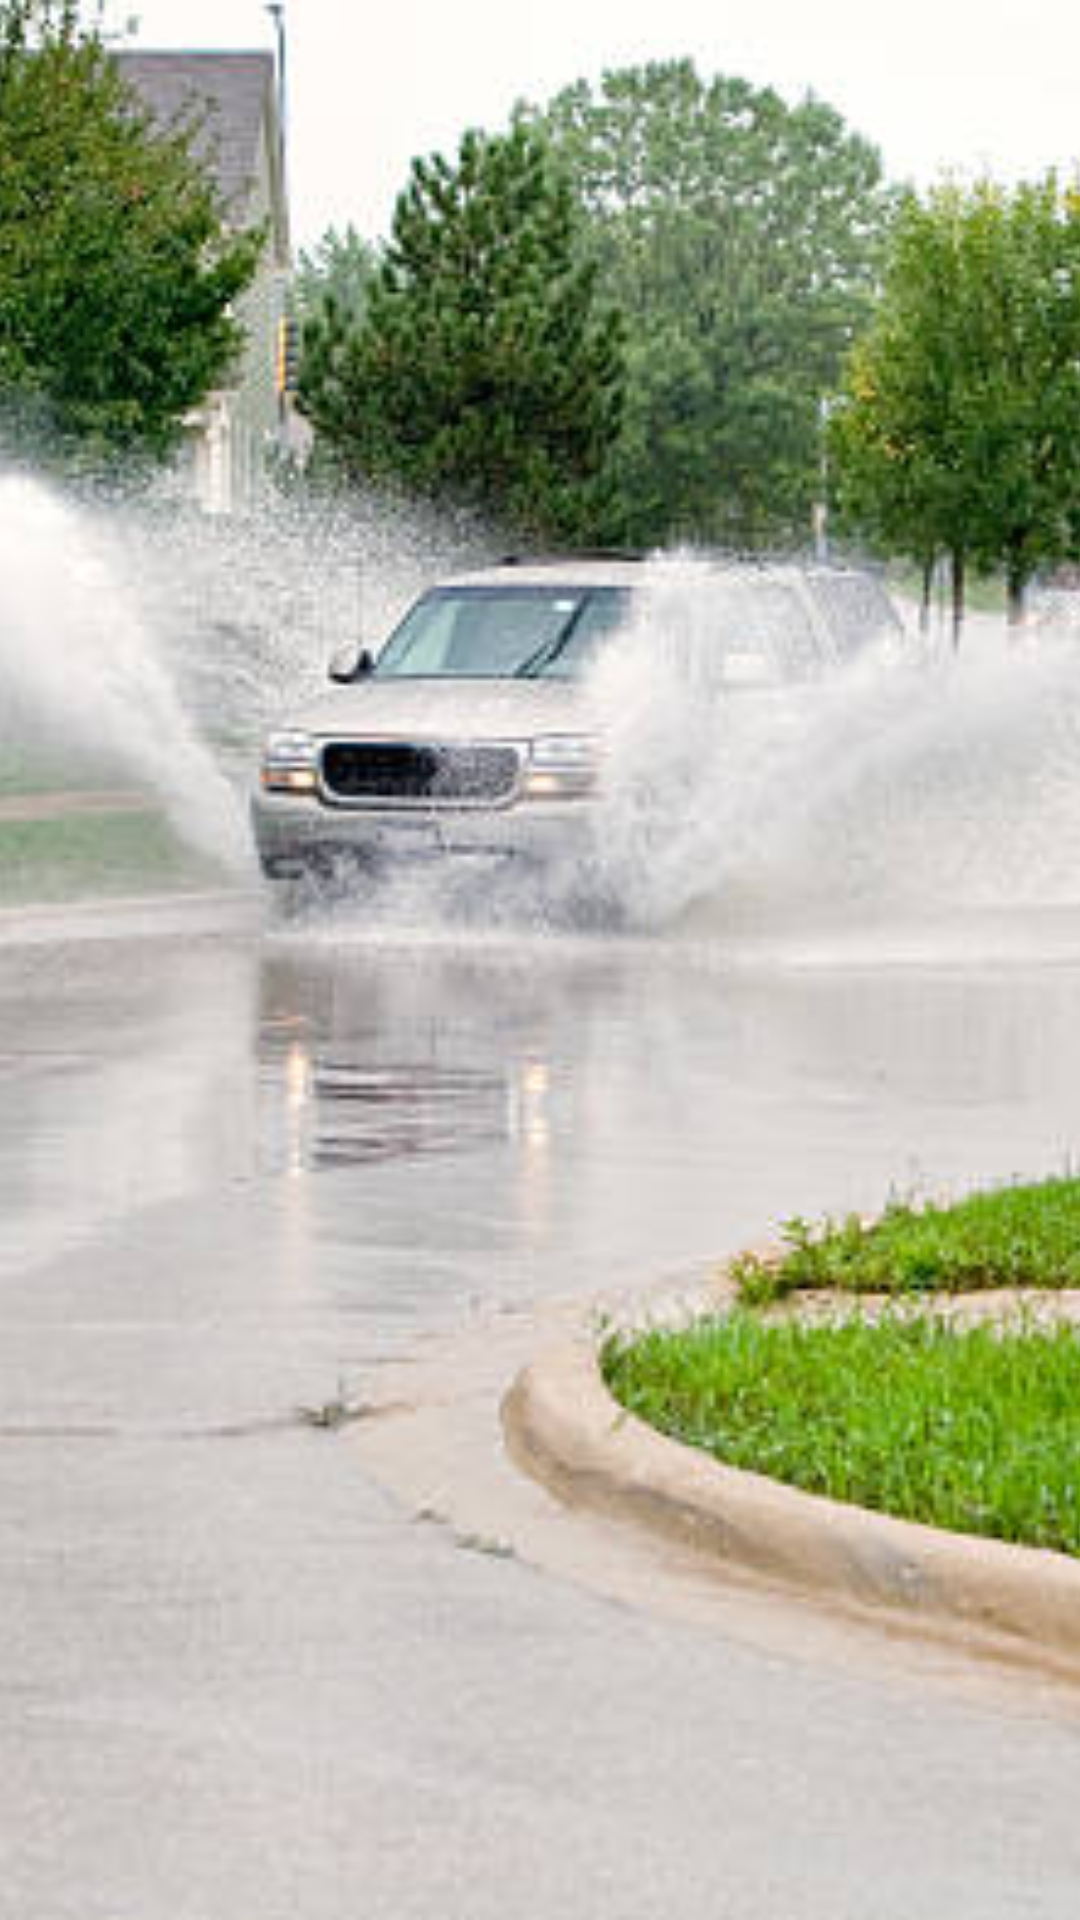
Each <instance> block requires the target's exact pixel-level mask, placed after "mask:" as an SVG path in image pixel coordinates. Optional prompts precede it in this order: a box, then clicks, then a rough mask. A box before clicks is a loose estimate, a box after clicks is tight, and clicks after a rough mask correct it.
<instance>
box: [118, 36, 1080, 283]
mask: <svg viewBox="0 0 1080 1920" xmlns="http://www.w3.org/2000/svg"><path fill="white" fill-rule="evenodd" d="M285 8H286V25H287V39H288V77H289V120H290V126H289V133H290V141H289V151H290V162H289V168H290V193H291V203H292V218H293V231H294V236H295V239H296V241H297V243H298V245H300V246H305V245H307V246H309V245H311V243H312V242H313V241H315V240H316V239H318V237H319V235H320V234H321V233H323V232H324V231H325V229H326V228H327V227H328V226H330V225H334V226H339V227H341V226H344V225H345V224H346V223H347V222H349V221H350V220H351V221H352V222H353V223H354V225H356V226H357V227H358V228H359V229H360V231H361V232H362V233H364V234H366V235H368V236H369V237H374V236H375V235H377V234H379V233H382V232H384V231H385V230H386V228H387V226H388V224H389V219H390V213H391V210H392V207H393V202H394V199H395V196H396V195H397V193H398V192H399V191H400V189H401V188H402V187H403V186H404V185H405V182H406V178H407V175H408V169H409V162H410V160H412V159H413V157H414V156H415V155H417V154H426V153H431V152H436V151H437V152H441V153H446V154H448V155H449V154H453V153H454V152H456V149H457V146H458V142H459V140H460V137H461V134H462V133H463V132H464V130H465V128H466V127H469V126H480V127H484V128H486V129H488V130H492V131H493V130H496V129H499V128H501V127H503V126H505V124H506V121H507V118H508V116H509V113H510V110H511V108H512V107H513V105H514V103H515V101H516V100H518V99H521V98H527V99H530V100H544V99H546V98H548V97H549V96H550V94H552V93H554V92H555V91H556V90H557V89H558V88H559V87H561V86H563V85H565V84H567V83H568V82H569V81H572V80H576V79H578V78H579V77H583V76H584V77H587V78H589V79H593V80H595V79H596V78H598V77H599V75H600V74H601V73H602V72H603V70H604V69H605V68H606V67H618V66H626V65H630V64H637V63H639V62H643V61H646V60H667V59H674V58H679V57H682V56H686V55H688V56H690V57H692V58H693V59H694V60H695V61H696V63H697V66H698V69H699V71H700V72H701V73H702V74H703V75H712V74H716V73H725V74H731V75H739V76H741V77H743V78H745V79H748V80H751V81H753V82H755V83H756V84H759V85H764V84H768V85H771V86H774V87H775V88H776V89H777V90H778V91H779V92H780V93H781V94H783V95H784V97H785V98H786V99H788V100H789V101H795V100H797V99H799V98H800V97H801V96H802V95H803V94H804V93H805V92H807V91H808V90H812V91H813V92H814V93H816V94H818V95H819V96H820V97H821V98H822V99H824V100H827V101H828V102H829V103H830V105H832V106H834V107H836V108H837V109H838V111H839V112H840V113H841V114H843V116H844V118H845V120H846V121H847V122H848V124H849V126H850V127H851V128H852V129H853V130H855V131H857V132H859V133H862V134H865V135H866V136H867V137H868V138H869V139H871V140H873V141H874V142H875V143H876V144H877V145H878V146H879V147H880V148H881V149H882V151H883V153H884V157H885V162H886V166H887V168H888V170H889V172H890V174H891V175H892V176H893V177H902V178H908V179H914V180H915V181H916V182H917V183H918V184H920V185H925V184H927V183H928V182H929V181H932V180H934V179H937V178H939V177H940V176H941V175H942V174H943V173H945V172H958V173H961V174H964V175H970V174H972V173H975V172H989V173H992V174H994V175H996V176H998V177H1000V178H1004V179H1011V178H1018V177H1032V176H1034V175H1036V174H1039V173H1042V172H1043V171H1045V169H1046V168H1047V167H1050V166H1056V167H1058V168H1059V169H1060V170H1063V171H1068V172H1073V171H1074V170H1076V169H1077V167H1078V166H1080V0H892V4H891V5H889V6H887V7H884V6H881V5H879V4H877V0H727V4H725V0H655V4H654V5H653V6H652V7H650V8H648V9H646V8H644V7H642V6H640V5H635V4H634V0H524V3H523V0H382V4H381V5H380V6H378V7H373V6H371V5H370V4H365V5H362V4H360V0H285ZM105 17H106V23H107V25H108V26H110V27H113V28H115V27H118V26H120V25H122V24H123V22H124V21H125V20H128V19H130V18H133V17H134V18H137V19H138V21H139V23H140V24H139V28H138V31H137V33H136V34H135V36H134V38H133V39H130V38H129V39H128V40H127V44H128V45H135V46H142V47H196V48H197V47H205V48H220V47H236V48H247V47H271V46H273V44H274V29H273V24H272V21H271V19H270V17H269V16H268V14H267V11H266V8H265V6H264V5H263V4H262V0H106V8H105Z"/></svg>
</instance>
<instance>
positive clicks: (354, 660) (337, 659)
mask: <svg viewBox="0 0 1080 1920" xmlns="http://www.w3.org/2000/svg"><path fill="white" fill-rule="evenodd" d="M326 671H327V677H328V678H329V679H331V680H336V682H337V684H338V685H339V686H342V687H348V686H351V685H352V683H353V681H354V680H366V679H367V678H368V677H369V675H370V674H372V673H374V671H375V659H374V655H373V654H371V653H369V651H368V649H367V647H362V648H361V650H360V652H359V653H354V652H353V650H352V648H351V647H341V648H340V649H339V650H338V652H337V653H335V654H333V655H332V657H331V660H330V664H329V666H328V667H327V669H326Z"/></svg>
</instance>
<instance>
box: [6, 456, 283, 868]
mask: <svg viewBox="0 0 1080 1920" xmlns="http://www.w3.org/2000/svg"><path fill="white" fill-rule="evenodd" d="M0 547H2V551H3V556H4V558H3V566H2V569H0V739H2V740H3V741H4V742H5V743H6V744H7V747H8V750H9V752H11V753H15V752H18V754H19V755H20V757H22V758H26V757H28V758H30V759H33V757H34V755H35V752H36V751H39V750H43V751H44V752H45V753H46V755H47V756H48V759H49V761H50V763H51V764H53V765H57V764H59V765H60V766H61V767H62V770H63V777H65V778H70V777H74V779H75V781H76V783H78V782H79V780H80V779H81V780H83V781H85V780H89V779H91V778H95V777H96V778H97V780H98V781H100V780H102V779H104V780H106V781H107V780H110V779H111V780H112V781H114V782H120V781H123V782H124V783H125V784H134V785H135V786H137V787H139V788H141V789H145V790H147V791H148V792H149V793H152V794H155V795H157V796H158V797H159V798H160V800H161V801H162V803H163V805H164V807H165V810H166V811H167V813H168V815H169V817H170V818H171V820H172V821H173V822H174V823H175V825H176V827H177V828H178V830H179V832H180V834H181V836H182V837H183V838H184V839H185V840H187V841H188V842H190V843H191V844H192V845H193V846H195V847H197V848H199V849H200V850H201V851H203V852H205V853H208V854H210V855H212V856H213V857H215V858H216V859H219V860H223V861H224V862H226V863H227V864H230V865H233V866H238V867H242V866H243V865H244V864H245V863H246V861H247V859H248V858H249V855H248V850H247V840H246V834H245V833H244V831H243V827H242V822H241V817H240V811H239V807H238V803H237V799H236V795H235V793H234V791H233V789H232V788H231V787H230V786H229V784H228V782H227V781H226V779H225V778H224V775H223V774H222V772H221V771H220V769H219V768H218V766H217V765H216V764H215V762H214V759H213V756H212V754H211V753H210V751H209V749H208V748H207V746H206V745H205V744H204V743H203V742H202V741H201V740H200V739H199V737H198V735H197V732H196V730H195V728H194V726H193V725H192V723H191V721H190V720H189V718H188V717H187V715H186V714H185V712H184V710H183V707H182V704H181V702H180V700H179V698H178V695H177V691H176V687H175V685H174V683H173V680H172V678H171V677H170V674H169V672H168V671H167V669H166V666H165V665H164V663H163V661H162V659H161V657H160V654H159V652H158V649H157V646H156V644H155V640H154V635H153V633H152V631H151V630H150V629H149V628H148V627H147V625H146V623H145V622H144V621H143V620H142V619H141V618H140V615H139V613H138V610H137V608H136V606H135V604H134V601H133V598H132V596H131V595H130V594H129V593H128V592H126V591H125V589H124V586H123V584H122V582H121V580H120V578H119V576H118V575H117V573H116V571H115V569H114V568H113V567H112V566H110V564H109V558H108V555H107V551H106V544H105V543H104V542H103V541H102V540H100V539H98V538H95V535H94V532H93V529H92V527H91V526H90V525H89V524H88V523H87V521H86V519H85V518H84V517H83V516H82V515H80V514H79V513H78V512H76V511H75V510H74V509H73V508H71V507H68V506H67V505H65V504H64V503H63V502H61V501H60V500H59V499H58V498H57V497H56V496H55V495H54V494H52V493H51V492H49V491H48V490H47V489H45V488H43V487H42V486H40V485H38V484H37V483H36V482H34V481H32V480H28V479H25V478H23V477H21V476H18V477H16V476H0Z"/></svg>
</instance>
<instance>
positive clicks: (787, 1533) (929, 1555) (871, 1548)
mask: <svg viewBox="0 0 1080 1920" xmlns="http://www.w3.org/2000/svg"><path fill="white" fill-rule="evenodd" d="M501 1412H502V1422H503V1431H504V1434H505V1437H506V1442H507V1447H508V1450H509V1452H510V1455H511V1458H512V1459H513V1460H514V1462H515V1464H516V1465H517V1466H519V1467H520V1468H522V1470H523V1471H525V1472H526V1473H529V1474H531V1475H532V1477H533V1478H534V1479H537V1480H539V1481H540V1482H541V1483H542V1484H543V1485H544V1486H546V1487H547V1488H548V1489H549V1491H550V1492H552V1493H554V1494H556V1495H557V1496H558V1497H559V1498H560V1499H561V1500H563V1501H565V1502H566V1503H567V1504H569V1505H572V1506H575V1507H584V1508H587V1509H590V1510H591V1511H593V1512H596V1513H600V1514H604V1515H607V1516H609V1517H612V1518H615V1519H618V1520H628V1521H633V1522H636V1523H638V1524H639V1525H643V1526H645V1527H647V1528H648V1529H649V1530H650V1531H651V1532H653V1533H656V1534H659V1535H661V1536H663V1537H665V1538H667V1539H669V1540H674V1541H676V1542H678V1543H679V1544H680V1545H682V1546H683V1547H687V1546H688V1547H690V1548H692V1549H694V1550H696V1551H697V1552H698V1553H699V1554H701V1555H704V1556H705V1557H706V1558H707V1559H711V1560H712V1561H713V1562H716V1561H719V1562H722V1563H724V1564H725V1565H726V1566H728V1567H731V1568H735V1569H738V1570H743V1571H745V1572H748V1573H750V1574H753V1575H756V1576H758V1577H760V1578H762V1579H764V1580H767V1581H769V1582H770V1583H777V1584H780V1585H783V1586H785V1587H790V1588H796V1589H798V1590H800V1591H802V1592H803V1593H806V1594H809V1595H811V1596H814V1597H816V1598H818V1599H819V1600H820V1599H824V1600H827V1601H829V1602H830V1603H832V1604H847V1605H851V1606H855V1607H858V1608H862V1609H865V1608H872V1609H875V1610H878V1611H880V1612H882V1613H887V1614H888V1615H889V1617H890V1619H891V1621H892V1622H893V1623H898V1624H902V1625H904V1626H906V1627H908V1628H913V1627H914V1628H917V1629H918V1630H919V1631H920V1632H921V1633H927V1632H929V1633H932V1634H936V1635H942V1636H947V1637H949V1638H952V1639H955V1638H957V1637H959V1638H962V1639H963V1640H964V1642H965V1643H968V1644H977V1643H980V1642H981V1643H983V1646H984V1648H985V1650H986V1651H992V1652H995V1653H996V1654H998V1655H999V1656H1000V1655H1004V1656H1005V1657H1010V1658H1019V1659H1021V1660H1024V1661H1026V1662H1029V1663H1030V1662H1034V1663H1036V1664H1038V1665H1041V1666H1049V1667H1052V1668H1054V1669H1055V1670H1057V1671H1059V1672H1065V1673H1067V1674H1068V1675H1069V1676H1070V1677H1073V1678H1080V1562H1077V1561H1074V1560H1072V1559H1070V1558H1068V1557H1066V1556H1065V1555H1061V1554H1055V1553H1049V1552H1043V1551H1039V1550H1037V1549H1033V1548H1028V1547H1013V1546H1008V1545H1006V1544H1004V1543H1002V1542H1000V1541H994V1540H981V1539H975V1538H973V1537H970V1536H967V1535H963V1534H955V1533H946V1532H943V1531H938V1530H937V1529H935V1528H932V1527H924V1526H918V1525H914V1524H911V1523H909V1522H907V1521H903V1520H894V1519H891V1518H889V1517H888V1516H886V1515H884V1514H878V1513H870V1512H867V1511H865V1510H864V1509H862V1508H859V1507H852V1506H844V1505H841V1504H839V1503H837V1502H836V1501H833V1500H826V1499H823V1498H820V1497H818V1496H817V1495H814V1494H806V1493H800V1492H799V1491H797V1490H796V1489H794V1488H791V1487H785V1486H782V1485H781V1484H780V1483H779V1482H778V1481H774V1480H769V1479H767V1478H765V1477H764V1476H762V1475H760V1474H754V1473H743V1472H740V1471H737V1470H736V1469H734V1468H731V1467H725V1466H723V1465H721V1464H720V1463H719V1462H717V1461H714V1460H712V1459H710V1458H709V1457H708V1456H707V1455H705V1454H703V1453H699V1452H698V1451H697V1450H696V1449H694V1448H692V1447H686V1446H683V1445H681V1444H680V1443H679V1442H677V1441H673V1440H669V1439H666V1438H665V1437H664V1436H663V1435H661V1434H658V1433H657V1432H655V1430H654V1429H653V1428H651V1427H647V1426H645V1425H644V1424H643V1423H642V1422H641V1421H640V1420H637V1419H635V1418H634V1416H633V1415H632V1414H628V1413H626V1412H625V1411H624V1410H623V1409H622V1408H621V1407H619V1406H618V1405H617V1403H616V1402H615V1401H614V1400H613V1399H612V1398H611V1396H610V1395H609V1393H608V1392H607V1389H606V1387H605V1386H604V1383H603V1379H602V1377H601V1374H600V1370H599V1366H598V1364H597V1359H596V1353H595V1350H594V1348H593V1347H592V1346H591V1345H589V1344H588V1343H587V1342H586V1341H585V1339H584V1338H582V1339H579V1340H578V1341H576V1342H574V1343H573V1344H567V1345H564V1346H562V1347H559V1348H557V1349H555V1350H553V1351H551V1352H549V1353H547V1354H544V1355H541V1356H540V1357H538V1358H537V1359H536V1360H534V1361H533V1363H532V1364H531V1365H530V1366H528V1367H526V1368H525V1369H524V1371H523V1372H522V1373H520V1374H519V1375H518V1377H517V1379H516V1380H515V1382H514V1384H513V1386H512V1387H511V1388H510V1391H509V1392H508V1393H507V1395H506V1396H505V1398H504V1400H503V1403H502V1409H501Z"/></svg>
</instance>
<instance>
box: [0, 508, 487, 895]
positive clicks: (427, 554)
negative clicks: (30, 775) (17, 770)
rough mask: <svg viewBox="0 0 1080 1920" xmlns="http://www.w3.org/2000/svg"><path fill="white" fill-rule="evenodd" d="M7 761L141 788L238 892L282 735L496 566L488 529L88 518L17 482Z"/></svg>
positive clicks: (65, 776) (2, 637)
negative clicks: (307, 707) (467, 581)
mask: <svg viewBox="0 0 1080 1920" xmlns="http://www.w3.org/2000/svg"><path fill="white" fill-rule="evenodd" d="M0 551H2V553H3V556H4V561H3V567H2V569H0V742H2V743H3V745H4V747H5V748H6V750H7V754H8V756H9V757H10V756H12V755H13V754H14V755H16V757H17V758H19V759H20V760H22V759H25V760H29V761H30V762H34V761H35V759H37V760H40V759H41V758H42V757H43V758H44V760H45V762H46V763H47V764H48V765H50V766H56V767H58V769H59V772H60V778H61V780H62V781H63V782H64V783H67V782H68V781H71V782H73V783H75V784H81V783H88V784H95V783H96V784H99V785H100V784H101V783H102V782H103V781H104V782H106V783H108V782H109V781H111V782H113V783H114V784H115V783H118V782H119V783H124V784H134V785H135V786H136V787H138V788H139V789H141V790H145V791H146V792H148V793H149V794H151V795H154V796H156V797H157V798H158V799H159V801H160V802H161V804H162V806H163V808H164V809H165V811H166V812H167V814H168V816H169V818H170V820H171V822H172V824H173V826H174V827H175V829H176V831H177V832H178V834H179V835H180V837H181V838H182V839H184V840H185V841H187V842H188V843H190V844H191V845H193V846H195V847H197V848H198V849H199V850H201V851H202V852H205V853H208V854H210V855H211V856H212V857H213V858H214V859H216V860H217V861H218V862H219V863H221V864H223V865H224V866H225V867H226V868H229V869H232V870H233V871H234V872H237V873H243V874H249V873H250V872H251V871H252V870H253V855H252V851H251V845H250V836H249V833H248V829H247V822H246V817H245V815H246V788H247V785H248V782H249V781H250V778H251V776H252V770H253V766H254V763H255V758H256V754H257V749H258V743H259V741H260V738H261V736H262V734H263V732H264V730H265V728H266V726H267V725H268V724H270V723H271V722H272V721H273V720H274V719H275V718H277V717H279V716H280V715H282V714H285V713H287V712H288V710H289V708H290V706H293V705H295V704H297V703H299V702H301V701H303V700H304V699H307V698H310V697H311V696H312V694H314V693H316V692H321V691H322V690H323V688H324V685H325V670H326V662H327V658H328V656H329V655H330V654H331V653H332V652H333V651H334V650H335V649H336V648H339V647H341V646H342V645H343V644H349V643H352V644H356V643H357V642H358V641H359V640H360V639H361V637H364V638H371V639H374V638H376V637H381V636H382V634H383V633H384V632H385V631H386V628H387V626H388V625H389V624H390V622H391V620H392V618H393V617H394V616H395V615H396V614H397V613H398V612H399V611H400V610H401V609H402V608H403V607H404V605H405V604H406V603H407V602H408V601H409V600H410V599H411V598H412V597H413V595H414V594H415V592H416V591H417V590H418V588H419V586H420V585H421V584H426V582H427V581H428V580H429V579H430V578H431V577H432V574H435V573H438V572H439V571H441V570H444V569H445V568H446V567H448V566H450V565H451V564H455V563H457V562H458V561H459V560H461V558H462V557H463V556H466V557H468V558H469V559H474V558H475V557H477V555H478V553H482V552H484V547H483V544H482V536H481V535H480V534H478V533H477V532H476V530H475V529H474V528H472V527H470V526H459V525H457V524H454V523H447V522H446V521H438V522H435V521H433V520H429V519H428V518H426V517H425V516H423V515H421V514H413V515H410V516H405V515H402V514H400V513H398V512H394V511H392V510H390V509H388V508H385V507H382V506H380V505H379V504H378V503H370V502H358V503H350V504H347V505H335V503H334V502H333V501H326V502H311V503H309V504H306V505H305V504H302V503H290V502H289V501H288V500H284V499H283V500H281V501H280V502H278V503H276V504H273V503H271V504H270V505H269V506H267V507H266V508H265V509H264V510H263V511H262V512H261V513H260V514H258V515H253V516H252V517H250V518H241V517H238V518H229V519H212V518H208V517H207V516H206V515H204V514H202V513H201V512H199V511H198V509H196V508H195V507H194V506H192V505H190V504H185V503H184V502H182V501H177V500H176V499H175V498H172V497H169V496H168V495H165V494H163V495H162V496H160V497H158V498H156V499H155V498H153V497H151V498H150V499H148V500H144V501H142V502H140V503H138V504H132V503H127V504H125V505H123V506H109V505H105V506H101V507H97V508H94V507H90V506H78V507H76V506H75V505H73V504H71V503H70V502H68V501H66V500H62V499H61V498H60V497H59V496H58V495H57V494H56V493H55V492H53V491H52V490H51V489H49V488H48V487H46V486H44V485H42V484H40V483H39V482H37V481H35V480H33V479H28V478H25V477H22V476H14V475H2V474H0Z"/></svg>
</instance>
